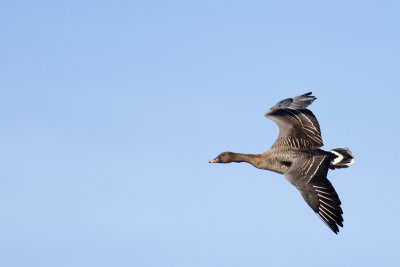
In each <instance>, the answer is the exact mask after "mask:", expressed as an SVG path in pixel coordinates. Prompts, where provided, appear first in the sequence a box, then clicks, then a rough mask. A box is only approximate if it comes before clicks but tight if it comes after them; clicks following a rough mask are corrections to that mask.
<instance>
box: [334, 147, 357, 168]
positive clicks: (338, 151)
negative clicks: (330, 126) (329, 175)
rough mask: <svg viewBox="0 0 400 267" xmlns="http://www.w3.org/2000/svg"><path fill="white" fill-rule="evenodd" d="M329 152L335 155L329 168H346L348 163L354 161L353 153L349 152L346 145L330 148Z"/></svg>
mask: <svg viewBox="0 0 400 267" xmlns="http://www.w3.org/2000/svg"><path fill="white" fill-rule="evenodd" d="M329 152H331V153H333V154H335V155H336V158H334V159H333V160H332V162H331V165H330V166H329V168H330V169H332V170H334V169H340V168H347V167H349V165H350V164H352V163H353V162H354V157H353V154H352V153H351V151H350V149H348V148H346V147H339V148H335V149H332V150H330V151H329Z"/></svg>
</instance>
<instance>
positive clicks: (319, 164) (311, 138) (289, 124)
mask: <svg viewBox="0 0 400 267" xmlns="http://www.w3.org/2000/svg"><path fill="white" fill-rule="evenodd" d="M315 99H316V98H315V97H314V96H311V93H307V94H304V95H300V96H297V97H293V98H288V99H285V100H282V101H280V102H278V103H277V104H276V105H275V106H274V107H272V108H271V109H270V110H268V111H267V112H266V113H265V116H266V117H268V118H270V119H272V120H273V121H274V122H275V123H276V124H278V126H279V136H278V139H277V140H276V141H275V143H274V144H273V145H272V147H271V148H270V149H269V150H268V151H266V152H265V153H263V154H241V153H233V152H224V153H221V154H220V155H218V157H216V158H215V159H213V160H211V161H210V163H230V162H248V163H250V164H252V165H253V166H254V167H256V168H259V169H264V170H270V171H274V172H277V173H280V174H283V175H284V176H285V178H286V179H287V180H288V181H289V182H290V183H291V184H293V185H294V186H295V187H296V188H297V189H298V190H299V191H300V193H301V195H302V196H303V198H304V200H305V201H306V202H307V203H308V205H309V206H310V207H311V208H312V209H313V210H314V211H315V213H316V214H317V215H318V216H319V217H320V218H321V220H322V221H323V222H325V223H326V225H327V226H328V227H329V228H330V229H331V230H332V231H333V232H334V233H338V232H339V228H338V225H339V226H343V217H342V214H343V211H342V209H341V207H340V204H341V202H340V199H339V197H338V195H337V193H336V191H335V189H334V188H333V186H332V184H331V183H330V182H329V180H328V179H327V173H328V169H329V168H330V169H336V168H346V167H348V165H349V164H351V163H353V161H354V159H353V156H352V154H351V152H350V150H349V149H347V148H337V149H333V150H331V151H325V150H322V149H320V147H321V146H323V142H322V138H321V130H320V127H319V124H318V121H317V119H316V118H315V116H314V114H313V113H312V112H311V111H310V110H308V109H306V108H307V106H308V105H310V104H311V103H312V102H313V101H314V100H315Z"/></svg>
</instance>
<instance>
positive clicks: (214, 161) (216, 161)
mask: <svg viewBox="0 0 400 267" xmlns="http://www.w3.org/2000/svg"><path fill="white" fill-rule="evenodd" d="M218 162H220V160H219V158H215V159H212V160H210V161H209V163H218Z"/></svg>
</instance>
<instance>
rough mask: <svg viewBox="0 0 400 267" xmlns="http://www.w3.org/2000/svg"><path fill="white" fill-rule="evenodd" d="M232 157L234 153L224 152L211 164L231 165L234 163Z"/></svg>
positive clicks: (211, 161)
mask: <svg viewBox="0 0 400 267" xmlns="http://www.w3.org/2000/svg"><path fill="white" fill-rule="evenodd" d="M232 156H233V153H232V152H223V153H221V154H219V155H218V157H216V158H215V159H212V160H210V161H209V163H229V162H232Z"/></svg>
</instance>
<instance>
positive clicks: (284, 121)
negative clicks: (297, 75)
mask: <svg viewBox="0 0 400 267" xmlns="http://www.w3.org/2000/svg"><path fill="white" fill-rule="evenodd" d="M311 94H312V93H311V92H310V93H307V94H304V95H300V96H296V97H292V98H287V99H285V100H282V101H280V102H278V103H277V104H276V105H275V106H273V107H272V108H271V109H270V110H268V111H267V112H266V113H265V116H266V117H268V118H270V119H271V120H273V121H274V122H275V123H276V124H278V126H279V136H278V139H277V142H276V145H279V144H281V145H282V144H283V145H287V146H293V147H297V148H299V147H301V146H304V147H321V146H323V142H322V138H321V130H320V128H319V123H318V121H317V118H315V116H314V114H313V113H312V112H311V111H310V110H308V109H307V106H309V105H310V104H311V103H312V102H313V101H314V100H315V99H316V98H315V97H314V96H312V95H311Z"/></svg>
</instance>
